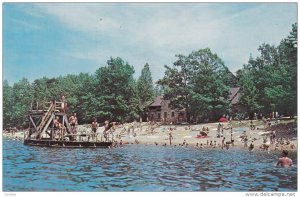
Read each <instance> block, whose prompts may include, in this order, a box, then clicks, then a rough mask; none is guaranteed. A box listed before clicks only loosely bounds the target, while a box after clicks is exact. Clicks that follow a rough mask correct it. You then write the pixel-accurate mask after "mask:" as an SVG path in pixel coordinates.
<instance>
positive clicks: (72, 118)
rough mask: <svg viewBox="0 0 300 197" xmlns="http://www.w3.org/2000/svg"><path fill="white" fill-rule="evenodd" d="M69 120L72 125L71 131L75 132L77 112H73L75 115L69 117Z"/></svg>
mask: <svg viewBox="0 0 300 197" xmlns="http://www.w3.org/2000/svg"><path fill="white" fill-rule="evenodd" d="M69 122H70V126H71V132H72V133H73V134H75V133H76V125H77V124H78V122H77V117H76V113H73V115H72V116H71V117H70V119H69Z"/></svg>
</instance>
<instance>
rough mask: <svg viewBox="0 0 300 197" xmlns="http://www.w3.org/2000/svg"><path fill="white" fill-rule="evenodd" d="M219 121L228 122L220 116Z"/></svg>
mask: <svg viewBox="0 0 300 197" xmlns="http://www.w3.org/2000/svg"><path fill="white" fill-rule="evenodd" d="M219 122H228V120H227V118H225V117H222V118H220V119H219Z"/></svg>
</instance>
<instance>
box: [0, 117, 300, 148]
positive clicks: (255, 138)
mask: <svg viewBox="0 0 300 197" xmlns="http://www.w3.org/2000/svg"><path fill="white" fill-rule="evenodd" d="M249 123H250V121H243V123H241V122H237V121H234V122H233V123H232V124H231V125H230V124H229V123H222V124H223V126H224V131H223V137H225V140H224V144H226V142H230V141H231V140H230V139H231V137H232V138H233V139H234V146H232V145H231V144H230V145H229V149H230V148H232V147H234V148H240V149H248V147H249V145H250V143H251V142H253V145H254V150H258V149H259V147H260V146H262V144H263V139H264V138H266V139H267V141H268V146H269V150H272V151H273V150H289V151H297V150H298V143H297V142H298V141H297V134H290V133H284V132H282V133H281V132H279V133H278V134H280V135H278V136H281V137H282V136H283V138H285V139H287V138H289V142H290V144H289V145H281V144H279V146H278V147H277V148H276V149H275V144H270V139H269V136H268V135H269V133H270V128H267V129H265V128H263V126H264V125H262V124H261V121H254V124H255V126H256V128H258V129H256V130H251V129H250V127H249ZM218 124H219V123H218V122H217V123H204V124H198V125H151V124H149V123H147V122H143V123H136V122H135V123H125V124H123V125H122V126H117V127H116V128H115V131H114V140H115V141H117V142H118V143H120V141H121V140H122V142H123V144H137V143H138V144H141V145H146V146H147V145H155V143H157V144H158V145H157V146H164V145H165V146H170V143H169V133H170V132H171V133H172V136H173V140H172V145H171V146H172V147H180V146H179V144H183V143H184V142H185V143H187V144H188V147H195V148H197V147H196V144H197V143H198V144H199V146H200V144H201V143H202V144H203V148H212V149H221V144H222V139H223V138H222V137H220V138H217V128H218ZM274 125H275V126H276V124H274ZM203 127H205V128H208V129H209V132H208V135H207V137H205V138H197V135H199V133H200V131H201V130H202V128H203ZM230 127H232V131H231V130H230ZM103 131H104V127H99V128H98V129H97V136H98V137H97V139H98V141H101V140H100V139H101V137H100V136H101V135H102V134H103ZM77 132H85V133H90V132H91V127H90V126H89V125H78V126H77ZM245 134H246V135H247V137H248V139H249V140H248V143H247V148H246V147H245V144H244V142H243V141H242V136H243V135H245ZM264 136H267V137H264ZM2 137H3V139H4V138H8V139H13V138H16V137H17V138H16V139H18V140H22V141H23V137H24V130H22V131H19V132H16V133H15V134H14V135H12V134H11V133H3V134H2ZM99 138H100V139H99ZM278 138H279V137H278ZM207 141H208V144H210V143H212V144H213V146H215V148H213V147H212V146H210V145H208V146H207ZM291 144H293V145H294V148H291ZM175 145H176V146H175ZM224 149H226V148H225V147H224Z"/></svg>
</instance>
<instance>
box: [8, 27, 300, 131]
mask: <svg viewBox="0 0 300 197" xmlns="http://www.w3.org/2000/svg"><path fill="white" fill-rule="evenodd" d="M297 46H298V44H297V24H296V23H295V24H293V25H292V31H291V32H290V35H289V36H288V37H287V38H284V39H283V40H282V41H281V42H280V44H279V45H278V46H273V45H269V44H266V43H264V44H262V45H261V46H259V48H258V51H259V52H260V55H259V56H258V57H256V58H253V57H251V56H250V58H249V61H248V63H246V64H244V65H241V67H242V69H240V70H238V71H237V72H236V75H233V74H232V73H231V72H230V71H229V69H228V67H227V66H226V65H225V64H224V62H223V61H222V59H221V58H220V57H218V55H217V54H215V53H213V52H212V51H211V50H210V49H209V48H204V49H200V50H197V51H193V52H192V53H190V54H188V55H176V57H177V60H176V61H175V62H174V64H173V65H172V66H165V75H164V77H163V78H162V79H160V80H158V81H157V82H156V83H155V84H154V83H153V79H152V76H151V72H150V65H148V64H145V65H144V67H143V69H142V71H141V74H140V76H139V78H138V79H134V77H133V74H134V73H135V70H134V67H133V66H132V65H130V64H129V63H127V62H125V61H124V60H122V59H121V58H119V57H117V58H111V59H109V60H108V61H107V65H105V66H102V67H100V68H99V69H98V70H96V71H95V73H94V74H87V73H80V74H78V75H67V76H60V77H57V78H46V77H43V78H41V79H36V80H35V81H33V82H32V83H30V82H29V81H28V80H27V79H22V80H20V81H19V82H17V83H14V84H13V85H12V86H10V85H9V83H8V82H7V81H6V80H4V81H3V127H4V128H8V127H15V126H17V127H23V128H26V127H27V125H28V122H27V119H28V110H29V109H30V104H31V102H46V101H50V100H54V99H55V100H60V98H61V96H62V95H64V96H65V97H66V99H67V102H68V106H69V110H68V111H69V113H71V112H76V113H77V116H78V120H79V124H83V123H90V122H91V120H92V118H93V117H96V118H97V119H98V121H99V122H103V121H104V120H111V121H120V122H127V121H133V120H138V119H139V117H144V116H145V113H146V109H147V106H148V105H149V104H150V103H151V102H153V100H154V98H155V96H157V95H164V97H165V98H166V99H170V100H171V106H172V107H174V108H186V110H187V115H188V116H187V117H188V119H190V117H193V118H194V119H197V120H199V121H201V120H204V119H207V118H211V119H212V118H216V117H218V116H219V115H220V114H222V113H230V112H231V111H230V109H231V106H230V103H229V102H228V97H229V88H230V87H234V86H239V87H241V94H242V97H241V101H240V104H241V105H242V106H244V108H245V109H246V110H245V114H246V115H249V116H251V114H253V113H254V112H256V113H263V114H268V113H270V112H273V111H278V112H279V113H280V114H285V115H289V116H293V115H296V113H297Z"/></svg>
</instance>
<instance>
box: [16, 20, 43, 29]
mask: <svg viewBox="0 0 300 197" xmlns="http://www.w3.org/2000/svg"><path fill="white" fill-rule="evenodd" d="M11 20H12V21H13V22H14V24H13V25H15V26H17V27H19V28H21V29H22V30H23V31H24V30H26V31H32V30H41V29H43V27H42V26H41V25H37V24H34V23H31V22H28V21H25V20H18V19H11Z"/></svg>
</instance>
